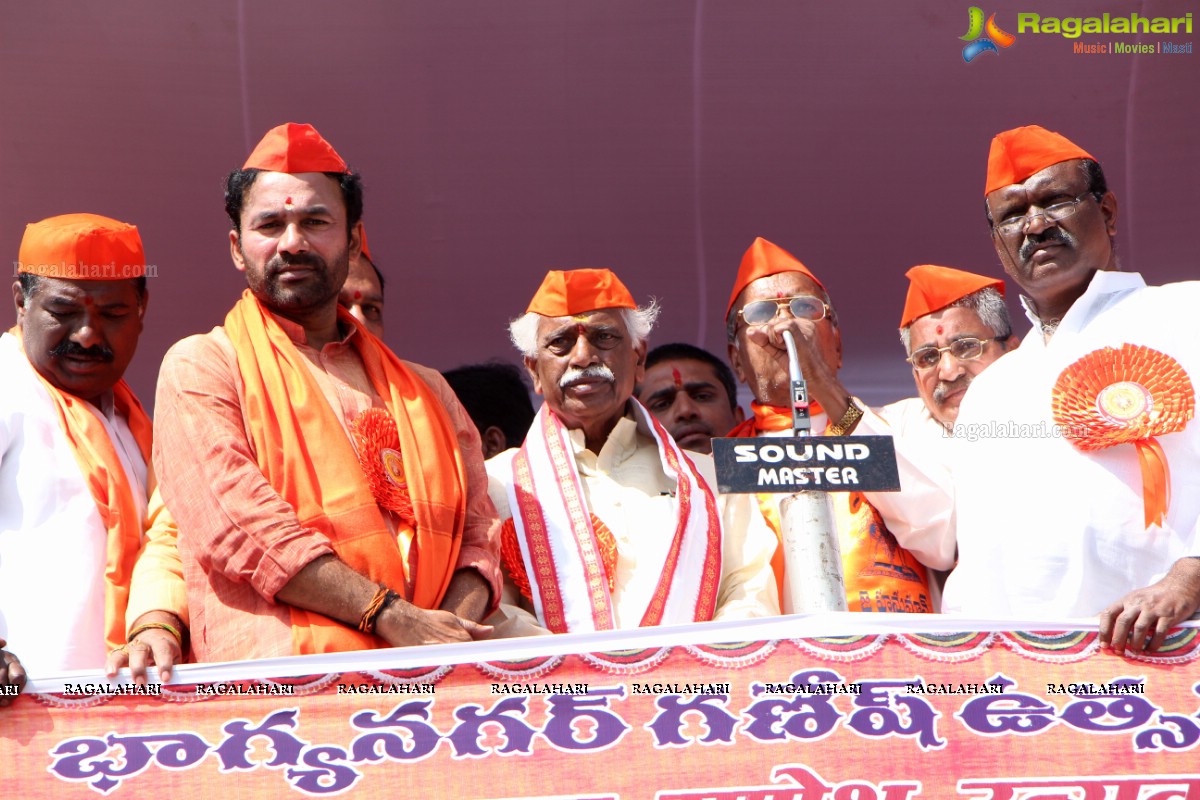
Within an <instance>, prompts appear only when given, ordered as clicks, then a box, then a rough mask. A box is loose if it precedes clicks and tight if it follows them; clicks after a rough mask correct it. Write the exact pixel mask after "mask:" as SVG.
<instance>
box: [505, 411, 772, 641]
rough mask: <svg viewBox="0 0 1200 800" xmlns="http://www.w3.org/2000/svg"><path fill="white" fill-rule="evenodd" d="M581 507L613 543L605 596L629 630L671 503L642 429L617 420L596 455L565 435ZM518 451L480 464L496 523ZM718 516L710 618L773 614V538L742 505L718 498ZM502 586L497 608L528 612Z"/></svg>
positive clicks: (651, 579)
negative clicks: (715, 589) (609, 589)
mask: <svg viewBox="0 0 1200 800" xmlns="http://www.w3.org/2000/svg"><path fill="white" fill-rule="evenodd" d="M568 439H569V441H570V442H571V447H572V449H573V450H574V454H575V464H576V466H577V468H578V470H579V477H580V482H581V483H582V485H583V491H584V495H585V496H586V498H587V502H588V508H590V509H591V511H592V513H594V514H595V515H596V516H597V517H599V518H600V519H601V520H602V521H603V522H604V524H605V525H606V526H607V527H608V529H609V530H610V531H611V532H612V534H613V538H614V539H615V540H616V543H617V574H616V578H615V580H614V589H613V593H612V599H613V611H614V614H615V622H616V627H618V628H636V627H637V626H638V624H639V623H640V622H641V619H642V617H643V615H644V614H645V613H646V608H647V607H648V606H649V604H650V599H651V596H652V595H653V593H654V589H655V587H656V586H657V585H658V582H659V579H660V577H661V576H662V570H663V564H664V563H665V562H666V556H667V550H668V548H669V547H670V544H671V539H672V536H673V535H674V533H675V526H676V519H675V510H674V509H675V505H674V502H673V501H672V498H671V496H670V493H671V492H673V491H674V490H675V482H674V481H673V480H671V479H669V478H668V477H667V475H666V473H664V472H663V469H662V462H661V461H660V457H659V452H658V446H657V445H656V444H655V442H654V439H653V438H652V437H651V436H650V435H649V433H648V432H643V431H640V430H639V428H638V424H637V423H636V422H635V421H634V420H632V419H630V418H628V417H624V418H622V419H621V420H620V421H618V422H617V425H616V427H615V428H613V430H612V432H611V433H610V434H609V435H608V439H607V440H606V441H605V443H604V446H603V447H601V448H600V452H599V453H598V454H597V453H593V452H591V451H590V450H588V449H587V447H586V446H585V444H584V436H583V431H581V430H573V431H568ZM517 452H518V451H517V450H516V449H515V448H514V449H512V450H506V451H505V452H503V453H500V454H499V455H497V456H495V457H493V458H491V459H489V460H488V461H487V462H486V466H487V470H488V477H489V481H488V495H489V496H490V497H491V499H492V502H493V503H494V504H495V505H496V510H497V511H498V512H499V514H500V519H508V518H509V517H511V516H512V511H511V510H510V508H509V503H508V490H507V486H508V484H509V483H511V482H512V460H513V457H514V456H515V455H516V454H517ZM687 456H688V457H689V458H691V459H692V461H693V463H695V465H696V467H697V469H698V470H699V471H700V474H701V475H703V476H704V480H705V481H707V482H708V485H709V486H710V487H715V486H716V485H717V480H716V474H715V471H714V469H713V462H712V457H711V456H708V455H704V454H702V453H693V452H691V451H688V453H687ZM717 507H718V511H719V513H720V515H721V527H722V532H723V535H722V548H721V561H722V563H721V586H720V589H719V593H718V597H717V609H716V613H715V614H714V616H713V618H714V619H749V618H753V617H763V616H770V615H773V614H778V613H779V600H778V597H779V596H778V591H777V590H776V588H775V575H774V573H773V572H772V571H771V555H772V553H773V552H774V550H775V535H774V534H773V533H772V532H771V530H770V529H769V528H767V526H766V524H765V523H764V522H763V520H762V515H761V514H757V513H755V514H751V513H750V509H749V508H747V507H744V506H742V507H737V508H734V507H732V506H730V505H729V504H727V503H726V502H725V499H724V498H722V497H721V496H719V495H718V496H717ZM511 588H512V587H511V586H508V585H506V587H505V595H506V597H505V600H506V604H505V606H504V607H503V610H504V612H505V613H506V615H507V616H508V617H509V618H510V619H511V618H513V617H514V615H517V616H523V617H526V619H525V620H524V621H525V623H532V622H533V620H532V615H530V614H528V613H527V612H525V611H524V610H523V609H522V610H517V609H515V608H513V606H512V604H513V603H515V597H514V596H512V593H511V591H510V589H511Z"/></svg>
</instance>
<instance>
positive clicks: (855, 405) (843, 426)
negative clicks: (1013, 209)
mask: <svg viewBox="0 0 1200 800" xmlns="http://www.w3.org/2000/svg"><path fill="white" fill-rule="evenodd" d="M865 413H866V412H865V411H863V407H862V406H861V405H859V402H858V399H857V398H855V397H851V398H850V402H849V404H848V405H847V406H846V413H845V414H842V418H841V419H839V420H838V421H837V423H836V424H834V425H831V426H830V427H829V435H830V436H846V435H848V434H849V433H850V432H851V431H853V430H854V428H855V427H856V426H857V425H858V421H859V420H860V419H862V418H863V414H865Z"/></svg>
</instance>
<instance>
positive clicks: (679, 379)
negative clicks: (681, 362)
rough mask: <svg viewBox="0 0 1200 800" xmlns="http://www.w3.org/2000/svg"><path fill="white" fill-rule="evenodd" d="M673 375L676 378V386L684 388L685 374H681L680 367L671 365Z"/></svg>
mask: <svg viewBox="0 0 1200 800" xmlns="http://www.w3.org/2000/svg"><path fill="white" fill-rule="evenodd" d="M671 377H672V378H673V379H674V380H675V388H676V389H682V388H683V376H682V375H680V374H679V369H678V368H677V367H671Z"/></svg>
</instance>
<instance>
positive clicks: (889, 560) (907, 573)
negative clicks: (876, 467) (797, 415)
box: [729, 402, 933, 612]
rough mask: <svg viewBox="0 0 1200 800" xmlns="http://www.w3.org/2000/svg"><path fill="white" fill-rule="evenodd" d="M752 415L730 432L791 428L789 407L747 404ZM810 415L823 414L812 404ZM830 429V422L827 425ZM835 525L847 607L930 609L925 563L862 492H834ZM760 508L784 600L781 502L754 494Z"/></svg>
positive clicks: (736, 434) (755, 433)
mask: <svg viewBox="0 0 1200 800" xmlns="http://www.w3.org/2000/svg"><path fill="white" fill-rule="evenodd" d="M750 408H751V410H752V411H753V412H754V416H753V417H751V418H750V419H747V420H746V421H744V422H742V423H741V424H740V425H738V426H737V427H736V428H734V429H733V430H732V431H730V432H729V436H731V437H741V436H761V435H762V434H764V433H776V432H778V431H785V430H791V429H792V412H791V409H788V408H780V407H777V406H765V405H761V404H759V403H758V402H753V403H751V404H750ZM810 413H811V414H812V415H813V416H816V415H817V414H820V413H822V409H821V407H820V406H819V405H817V403H816V402H813V404H812V406H811V408H810ZM826 432H828V423H826ZM831 494H832V497H831V500H832V505H833V523H834V525H835V526H836V527H837V530H838V539H839V543H840V544H841V549H842V572H843V574H844V577H845V581H846V606H847V608H848V609H849V610H850V611H909V612H932V611H933V604H932V601H931V600H930V596H929V577H928V573H927V572H926V571H925V567H924V566H922V565H921V563H920V562H919V561H917V559H916V558H915V557H914V556H913V555H912V553H910V552H908V551H907V550H905V549H904V548H902V547H901V546H900V543H899V542H897V541H896V537H895V536H893V535H892V532H891V531H889V530H888V529H887V526H886V525H885V524H884V522H883V518H882V517H881V516H880V515H879V512H878V511H877V510H876V509H875V507H874V506H872V505H871V504H870V503H868V502H867V500H866V498H865V497H864V496H863V495H862V493H861V492H833V493H831ZM758 507H759V509H760V510H761V511H762V515H763V517H764V518H765V519H766V520H767V524H768V525H770V526H771V530H773V531H775V536H776V537H777V538H779V539H780V546H779V547H776V548H775V555H774V556H772V557H771V569H772V570H774V572H775V582H776V585H777V586H779V602H780V604H781V605H782V603H783V589H784V583H783V581H784V566H783V545H782V533H781V528H780V523H779V504H778V503H777V502H776V496H775V495H773V494H760V495H758Z"/></svg>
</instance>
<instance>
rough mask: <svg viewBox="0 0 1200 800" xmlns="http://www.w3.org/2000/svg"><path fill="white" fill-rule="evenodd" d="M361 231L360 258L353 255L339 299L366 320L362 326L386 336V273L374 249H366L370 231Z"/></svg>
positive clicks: (356, 315)
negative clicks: (378, 265) (380, 267)
mask: <svg viewBox="0 0 1200 800" xmlns="http://www.w3.org/2000/svg"><path fill="white" fill-rule="evenodd" d="M359 230H360V232H361V233H362V249H361V250H359V252H358V257H357V258H352V259H350V272H349V274H347V275H346V282H345V283H343V284H342V291H341V292H340V293H339V294H338V303H340V304H341V305H342V306H343V307H344V308H345V309H346V310H347V311H349V312H350V316H352V317H354V318H355V319H356V320H358V321H359V322H361V323H362V324H363V327H364V328H366V329H367V330H369V331H370V332H371V333H372V334H374V335H375V336H376V337H377V338H378V339H380V340H382V339H383V273H382V272H380V271H379V267H377V266H375V260H374V259H373V258H371V251H370V250H368V249H367V232H366V230H365V229H363V228H360V229H359Z"/></svg>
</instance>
